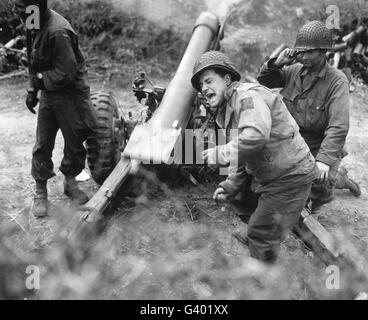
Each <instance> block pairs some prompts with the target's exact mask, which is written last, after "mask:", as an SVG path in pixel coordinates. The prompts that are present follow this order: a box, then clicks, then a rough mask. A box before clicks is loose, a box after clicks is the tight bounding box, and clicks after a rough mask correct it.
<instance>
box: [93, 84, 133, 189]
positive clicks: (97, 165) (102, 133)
mask: <svg viewBox="0 0 368 320" xmlns="http://www.w3.org/2000/svg"><path fill="white" fill-rule="evenodd" d="M91 100H92V104H93V107H94V109H95V110H96V113H97V119H98V127H97V132H96V134H95V135H93V136H91V137H89V138H88V139H87V141H86V149H87V164H88V167H89V169H90V171H91V176H92V178H93V180H94V181H95V182H96V183H98V184H100V185H101V184H103V182H104V181H105V180H106V178H107V177H108V176H109V175H110V173H111V172H112V171H113V169H114V168H115V166H116V164H117V163H118V162H119V161H120V158H121V152H122V151H123V150H124V148H125V146H126V134H125V123H124V119H123V118H119V109H118V104H117V102H116V100H115V97H114V95H113V94H112V93H110V92H106V91H95V92H92V93H91Z"/></svg>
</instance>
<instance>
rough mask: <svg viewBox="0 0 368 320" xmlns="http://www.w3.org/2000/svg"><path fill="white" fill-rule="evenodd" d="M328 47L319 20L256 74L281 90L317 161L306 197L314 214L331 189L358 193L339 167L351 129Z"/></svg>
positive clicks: (343, 86) (345, 94)
mask: <svg viewBox="0 0 368 320" xmlns="http://www.w3.org/2000/svg"><path fill="white" fill-rule="evenodd" d="M331 48H332V32H331V30H329V29H328V28H327V27H326V26H325V24H323V23H322V22H320V21H312V22H309V23H307V24H306V25H304V26H303V27H302V28H301V29H300V30H299V32H298V34H297V38H296V42H295V46H294V49H285V50H284V51H283V52H281V54H280V55H279V56H278V57H277V58H273V59H270V60H269V61H267V62H266V63H265V65H264V66H263V67H262V68H261V70H260V73H259V75H258V81H259V83H261V84H263V85H265V86H267V87H269V88H282V90H281V94H282V96H283V100H284V102H285V104H286V106H287V107H288V109H289V111H290V113H291V114H292V116H293V117H294V119H295V120H296V122H297V123H298V125H299V127H300V133H301V135H302V136H303V138H304V139H305V141H306V143H307V144H308V146H309V148H310V150H311V152H312V154H313V156H314V157H315V158H316V161H317V166H318V168H319V171H320V175H319V178H318V179H317V180H316V181H315V182H314V183H313V185H312V192H311V194H310V199H311V209H312V212H314V213H317V212H318V211H319V209H320V208H321V206H322V205H323V204H324V203H327V202H329V201H331V200H332V198H333V191H334V188H340V189H349V190H350V191H351V192H352V193H353V194H354V195H355V196H359V195H360V193H361V192H360V188H359V185H358V184H357V183H356V182H354V181H353V180H352V179H349V178H348V176H347V170H346V169H345V168H343V167H342V166H340V162H341V159H342V158H343V157H344V156H345V155H346V151H345V148H344V145H345V140H346V136H347V134H348V130H349V103H350V102H349V84H348V80H347V78H346V76H345V75H344V74H343V73H342V72H341V71H339V70H337V69H336V68H334V67H332V66H330V65H329V64H328V63H327V61H326V51H327V50H329V49H331ZM294 60H296V61H297V63H295V64H292V63H293V61H294ZM290 64H292V65H290Z"/></svg>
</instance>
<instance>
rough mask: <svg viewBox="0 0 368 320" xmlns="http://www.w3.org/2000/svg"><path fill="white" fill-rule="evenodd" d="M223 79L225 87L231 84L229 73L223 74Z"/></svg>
mask: <svg viewBox="0 0 368 320" xmlns="http://www.w3.org/2000/svg"><path fill="white" fill-rule="evenodd" d="M224 79H225V83H226V86H227V87H228V86H229V85H231V82H232V80H231V75H229V74H228V73H227V74H225V77H224Z"/></svg>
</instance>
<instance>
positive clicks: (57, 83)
mask: <svg viewBox="0 0 368 320" xmlns="http://www.w3.org/2000/svg"><path fill="white" fill-rule="evenodd" d="M50 47H51V48H52V49H51V50H52V57H53V66H52V69H50V70H47V71H44V72H42V75H43V82H44V85H45V88H46V90H49V91H54V90H58V89H62V88H64V87H65V86H67V85H68V84H69V83H70V82H72V81H73V80H74V79H75V77H76V73H77V61H76V58H75V55H74V51H73V46H72V39H71V37H70V35H69V34H68V32H67V31H66V30H57V31H56V32H55V33H53V34H52V36H51V39H50Z"/></svg>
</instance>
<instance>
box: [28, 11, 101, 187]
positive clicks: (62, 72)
mask: <svg viewBox="0 0 368 320" xmlns="http://www.w3.org/2000/svg"><path fill="white" fill-rule="evenodd" d="M44 23H45V24H44V25H43V27H42V29H41V30H40V31H38V32H37V33H36V34H35V36H34V38H33V45H32V54H31V63H32V64H31V67H32V70H33V72H34V74H33V75H31V77H32V79H33V80H32V81H38V80H37V79H35V74H37V73H38V74H42V82H43V86H42V87H41V89H42V93H41V100H40V105H39V112H38V123H37V140H36V144H35V146H34V148H33V159H32V175H33V177H34V178H35V179H36V180H48V179H50V178H51V177H53V176H54V175H55V173H54V171H53V163H52V160H51V156H52V150H53V148H54V143H55V137H56V133H57V131H58V130H59V129H60V130H61V132H62V134H63V137H64V140H65V147H64V158H63V160H62V163H61V167H60V171H61V172H62V173H63V174H64V175H66V176H69V175H70V176H76V175H78V174H79V173H80V172H81V171H82V170H83V168H84V166H85V156H86V153H85V149H84V146H83V141H84V140H85V139H86V138H87V136H88V135H89V134H91V132H93V130H95V129H96V124H97V118H96V114H95V113H94V110H93V108H92V106H91V101H90V96H89V94H90V88H89V85H88V84H87V72H86V67H85V61H84V58H83V56H82V54H81V52H80V49H79V46H78V38H77V35H76V34H75V32H74V30H73V29H72V27H71V26H70V24H69V23H68V22H67V21H66V20H65V19H64V18H63V17H62V16H60V15H59V14H58V13H56V12H54V11H52V10H48V11H47V14H46V18H45V21H44Z"/></svg>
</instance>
